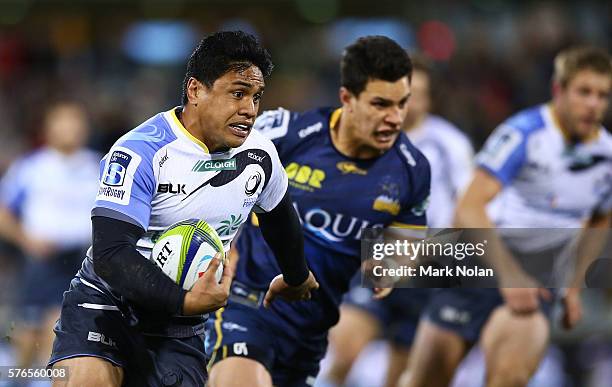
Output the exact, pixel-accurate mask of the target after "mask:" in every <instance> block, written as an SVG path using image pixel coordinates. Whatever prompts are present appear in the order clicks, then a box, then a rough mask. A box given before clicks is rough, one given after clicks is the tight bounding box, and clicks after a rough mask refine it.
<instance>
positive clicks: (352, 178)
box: [207, 36, 430, 387]
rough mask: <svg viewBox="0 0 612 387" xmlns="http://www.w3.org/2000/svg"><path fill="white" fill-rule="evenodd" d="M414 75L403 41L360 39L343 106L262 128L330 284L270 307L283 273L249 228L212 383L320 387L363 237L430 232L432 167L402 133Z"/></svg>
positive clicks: (346, 65)
mask: <svg viewBox="0 0 612 387" xmlns="http://www.w3.org/2000/svg"><path fill="white" fill-rule="evenodd" d="M411 73H412V64H411V61H410V58H409V56H408V54H407V53H406V52H405V51H404V50H403V49H402V48H401V47H400V46H399V45H398V44H397V43H395V42H394V41H393V40H391V39H389V38H386V37H381V36H369V37H364V38H360V39H358V40H357V41H356V42H355V43H353V44H352V45H350V46H349V47H347V48H346V49H345V51H344V54H343V57H342V62H341V77H342V80H341V85H342V87H341V88H340V92H339V95H340V101H341V103H342V108H340V109H336V108H320V109H317V110H313V111H309V112H306V113H295V112H290V111H287V110H284V109H282V108H281V109H278V110H275V111H270V112H266V113H264V114H263V115H262V116H261V117H260V118H259V119H258V121H257V122H256V127H257V128H258V129H259V130H261V131H262V133H263V134H265V135H267V136H268V137H270V138H271V139H272V140H273V142H274V144H275V145H276V147H277V149H278V151H279V155H280V158H281V161H282V162H283V164H284V165H285V169H286V171H287V175H288V177H289V185H290V191H291V194H292V196H293V198H294V205H295V207H296V208H297V209H298V212H299V214H300V217H301V220H302V222H303V229H304V235H305V251H306V258H307V260H308V263H309V265H310V267H311V268H312V270H313V272H314V273H315V275H316V277H317V280H318V281H319V283H320V284H321V287H320V289H319V290H318V291H317V292H315V293H314V295H313V299H312V300H311V301H308V302H298V303H293V304H289V303H286V302H283V301H282V300H279V301H276V302H274V303H270V302H271V299H269V298H265V299H264V295H263V291H264V290H265V286H266V284H267V283H269V282H270V280H271V279H272V278H273V277H274V275H275V273H276V272H277V270H278V269H277V268H276V264H275V263H274V260H273V259H272V253H271V251H270V250H269V249H268V248H267V247H266V245H265V243H264V241H263V240H262V238H261V234H260V232H259V230H258V228H257V227H255V226H252V225H245V227H244V228H243V230H242V232H241V235H240V237H239V238H238V239H237V243H236V246H237V250H238V253H239V255H240V260H239V266H238V270H237V275H236V281H235V282H234V285H233V288H232V293H231V296H230V301H229V303H228V306H227V307H226V308H224V309H223V310H220V311H218V312H217V313H216V314H215V318H214V320H210V321H209V322H208V324H209V326H210V331H209V333H210V334H211V336H210V337H208V338H207V354H209V355H210V356H211V358H212V359H211V361H210V365H211V367H212V368H211V371H210V381H209V382H210V385H211V386H213V387H217V386H223V387H225V386H245V385H249V386H272V385H276V386H309V385H310V386H311V385H313V384H314V380H315V377H316V375H317V373H318V370H319V362H320V360H321V358H322V357H323V355H324V354H325V351H326V348H327V332H328V330H329V328H331V327H332V326H333V325H335V324H336V322H337V321H338V315H339V310H338V306H339V304H340V302H341V299H342V295H343V294H344V293H345V292H346V291H347V290H348V288H349V282H350V280H351V278H352V277H353V276H354V275H355V274H356V273H357V272H358V269H359V267H360V236H361V232H362V228H364V227H386V226H397V227H407V228H412V229H415V230H416V231H417V233H421V232H423V231H424V229H425V228H426V217H425V209H424V206H425V205H426V201H427V198H428V196H429V184H430V171H429V163H428V162H427V160H426V159H425V157H424V156H423V155H422V154H421V153H420V152H419V151H418V150H417V149H416V148H415V147H414V146H413V145H412V144H411V143H410V141H409V140H408V138H407V137H406V136H405V134H403V133H402V132H401V125H402V122H403V121H404V119H405V117H406V112H407V110H406V109H407V107H406V106H407V102H408V98H409V97H410V90H411V88H410V78H411ZM379 290H380V289H379ZM262 303H263V306H269V308H264V307H263V306H262Z"/></svg>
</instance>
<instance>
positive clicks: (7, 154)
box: [0, 0, 612, 386]
mask: <svg viewBox="0 0 612 387" xmlns="http://www.w3.org/2000/svg"><path fill="white" fill-rule="evenodd" d="M611 20H612V6H611V5H610V3H609V2H608V3H606V2H605V1H602V2H597V1H572V2H569V1H568V2H540V1H525V2H510V1H503V0H480V1H479V0H473V1H451V0H447V1H435V2H415V1H404V2H401V1H381V0H379V1H375V2H372V1H350V0H266V1H259V2H252V1H246V0H231V1H188V0H182V1H174V2H162V1H148V0H140V1H102V0H98V1H27V0H24V1H18V0H1V1H0V176H1V175H2V174H3V173H4V172H5V171H6V169H7V167H8V166H9V164H10V163H11V162H12V161H13V160H15V158H17V157H19V156H20V155H23V154H24V153H26V152H29V151H31V150H32V149H35V148H36V147H37V146H39V145H40V144H41V135H40V123H41V118H42V113H43V112H44V109H45V107H46V106H47V105H48V104H49V102H50V101H53V100H55V99H57V98H64V97H68V98H74V99H77V100H79V101H81V102H82V103H83V104H85V106H86V107H87V109H88V111H89V114H90V118H91V125H92V128H93V136H92V138H91V141H90V145H91V147H93V148H94V149H96V150H98V151H100V152H106V151H107V150H108V148H109V147H110V145H111V144H112V143H113V142H114V140H115V139H116V138H118V137H119V136H120V135H121V134H123V133H124V132H126V131H127V130H129V129H131V128H132V127H134V126H135V125H136V124H138V123H140V122H141V121H142V120H144V119H146V118H147V117H149V116H151V115H153V114H155V113H157V112H159V111H161V110H166V109H168V108H170V107H172V106H174V105H176V104H178V103H179V101H180V92H181V90H180V88H181V86H180V85H181V81H182V77H183V73H184V65H185V62H186V57H187V56H188V55H189V53H190V51H191V50H192V48H193V46H194V45H195V44H196V42H197V41H198V40H199V39H200V38H201V37H202V36H203V35H204V34H206V33H209V32H213V31H217V30H224V29H242V30H245V31H247V32H251V33H254V34H255V35H257V36H258V37H259V38H260V39H261V41H262V42H263V43H264V45H265V46H266V47H267V48H268V49H269V50H270V51H271V53H272V56H273V60H274V63H275V65H276V69H275V71H274V72H273V75H272V77H271V78H270V79H269V80H268V82H267V89H266V95H265V97H264V99H263V105H262V108H263V109H265V108H272V107H276V106H284V107H286V108H290V109H295V110H305V109H309V108H312V107H315V106H319V105H334V104H337V88H338V86H339V80H338V78H339V71H338V60H339V57H340V53H341V50H342V48H343V47H344V46H345V45H346V44H348V43H350V42H351V41H353V40H354V39H355V38H356V37H358V36H361V35H368V34H384V35H388V36H390V37H392V38H394V39H395V40H397V41H398V42H399V43H400V44H401V45H402V46H404V47H406V48H407V49H409V50H410V51H416V50H418V51H421V52H423V53H424V54H425V55H427V56H428V57H429V58H430V59H431V60H432V63H433V68H434V84H433V89H434V112H435V113H438V114H440V115H442V116H444V117H445V118H447V119H449V120H450V121H452V122H453V123H455V124H456V125H458V126H459V127H460V128H462V129H463V130H464V131H465V132H466V133H467V134H468V135H469V136H470V138H471V139H472V141H473V143H474V145H475V147H476V149H478V148H479V147H480V145H481V144H482V142H483V140H484V138H486V136H487V135H488V134H489V133H490V131H491V130H492V129H493V128H494V127H495V126H496V125H497V124H499V123H500V122H501V121H502V120H503V119H504V118H506V117H507V116H508V115H510V114H511V113H513V112H515V111H518V110H519V109H521V108H524V107H527V106H530V105H533V104H536V103H540V102H543V101H546V100H547V99H548V98H549V96H550V90H549V85H550V76H551V73H552V59H553V57H554V55H555V54H556V53H557V52H558V50H559V49H561V48H565V47H567V46H570V45H572V44H577V43H589V44H593V45H597V46H600V47H603V48H605V49H607V50H608V51H610V48H612V24H611V23H610V21H611ZM605 121H606V125H607V127H612V115H611V114H610V112H608V116H607V118H606V120H605ZM41 178H43V177H41ZM57 227H61V220H60V219H58V223H57ZM0 243H1V242H0ZM22 263H23V258H22V257H21V256H20V254H19V253H18V252H17V251H16V250H15V249H14V248H12V247H11V246H9V245H7V244H2V245H1V247H0V364H2V365H9V364H12V363H11V357H10V352H11V332H12V331H13V330H14V328H15V318H14V316H15V310H16V309H17V308H19V306H18V305H15V302H14V300H15V295H16V291H17V289H18V287H17V285H18V283H19V273H20V269H21V267H22ZM67 285H68V284H67ZM611 294H612V293H607V292H604V291H597V292H590V293H589V294H588V295H587V300H586V301H587V312H586V316H585V320H584V322H583V323H582V324H581V325H580V326H579V327H578V329H576V330H575V331H573V332H571V333H564V332H561V331H560V330H558V329H557V330H555V332H554V342H555V344H556V345H557V346H558V347H559V348H560V352H559V356H561V358H562V359H563V363H562V364H563V369H564V372H565V373H566V374H567V375H569V376H570V378H569V379H571V380H572V383H573V384H571V385H574V386H589V385H595V384H592V383H596V382H594V380H608V381H610V384H608V385H610V386H612V345H611V344H612V336H611V335H612V309H611V308H610V305H612V296H611ZM606 372H607V373H608V375H609V376H608V377H607V378H606V377H604V378H603V379H599V378H601V377H602V373H604V374H605V373H606ZM589 380H591V381H593V382H589ZM589 383H591V384H589ZM0 385H1V382H0Z"/></svg>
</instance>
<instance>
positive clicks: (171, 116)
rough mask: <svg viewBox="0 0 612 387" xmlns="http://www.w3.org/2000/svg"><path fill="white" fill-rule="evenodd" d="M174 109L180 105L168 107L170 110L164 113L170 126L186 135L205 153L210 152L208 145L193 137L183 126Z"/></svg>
mask: <svg viewBox="0 0 612 387" xmlns="http://www.w3.org/2000/svg"><path fill="white" fill-rule="evenodd" d="M176 109H180V106H177V107H175V108H173V109H170V110H168V111H167V112H165V113H164V114H165V115H166V117H167V118H168V122H169V123H170V126H171V127H172V128H173V129H174V130H175V132H178V133H181V134H183V135H184V136H185V137H187V139H188V140H189V141H191V142H193V143H195V144H196V145H198V146H199V147H200V148H202V150H204V152H205V153H210V152H209V151H208V147H207V146H206V144H204V143H203V142H202V141H200V140H198V139H197V138H195V137H194V136H193V135H192V134H191V133H189V131H188V130H187V129H186V128H185V127H184V126H183V123H182V122H181V120H179V118H178V116H177V115H176Z"/></svg>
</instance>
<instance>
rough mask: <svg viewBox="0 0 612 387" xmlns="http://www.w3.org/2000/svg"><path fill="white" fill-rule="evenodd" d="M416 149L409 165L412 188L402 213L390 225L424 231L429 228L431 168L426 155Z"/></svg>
mask: <svg viewBox="0 0 612 387" xmlns="http://www.w3.org/2000/svg"><path fill="white" fill-rule="evenodd" d="M414 151H415V152H414V153H415V154H414V157H412V163H411V164H410V165H409V167H408V168H409V178H410V181H411V187H412V188H411V190H410V193H409V195H408V197H407V199H406V200H405V201H404V203H403V205H402V209H401V211H400V213H399V214H398V216H397V217H396V219H395V220H394V222H393V223H391V225H390V226H391V227H400V228H407V229H414V230H423V231H424V230H426V229H427V216H426V211H427V206H428V204H429V191H430V185H431V168H430V166H429V161H427V159H426V158H425V156H423V154H421V153H420V152H418V151H417V150H416V149H414Z"/></svg>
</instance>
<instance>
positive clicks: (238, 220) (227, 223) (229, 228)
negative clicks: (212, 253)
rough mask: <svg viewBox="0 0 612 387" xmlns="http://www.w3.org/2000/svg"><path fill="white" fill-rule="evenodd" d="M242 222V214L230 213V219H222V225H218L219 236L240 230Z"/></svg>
mask: <svg viewBox="0 0 612 387" xmlns="http://www.w3.org/2000/svg"><path fill="white" fill-rule="evenodd" d="M242 222H243V219H242V214H239V215H238V216H236V215H230V218H229V219H226V220H222V221H221V226H219V227H217V230H216V231H217V234H219V236H228V235H231V234H233V233H234V232H236V230H238V227H240V225H241V224H242Z"/></svg>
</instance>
